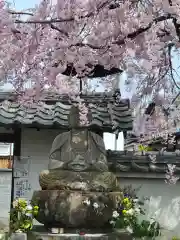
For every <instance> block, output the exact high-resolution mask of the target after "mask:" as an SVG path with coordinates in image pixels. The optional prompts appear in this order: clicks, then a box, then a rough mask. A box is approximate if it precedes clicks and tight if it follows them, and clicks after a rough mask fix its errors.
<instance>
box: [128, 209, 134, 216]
mask: <svg viewBox="0 0 180 240" xmlns="http://www.w3.org/2000/svg"><path fill="white" fill-rule="evenodd" d="M126 213H127V214H128V215H131V216H132V215H133V214H134V209H133V208H130V209H129V210H128V211H127V212H126Z"/></svg>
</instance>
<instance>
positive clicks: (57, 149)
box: [32, 107, 120, 228]
mask: <svg viewBox="0 0 180 240" xmlns="http://www.w3.org/2000/svg"><path fill="white" fill-rule="evenodd" d="M90 117H91V115H90V113H89V116H88V119H89V120H90ZM90 121H91V120H90ZM69 128H70V130H69V131H68V132H64V133H61V134H59V135H58V136H57V137H56V138H55V140H54V142H53V144H52V148H51V151H50V156H49V167H48V170H44V171H42V172H41V173H40V175H39V183H40V186H41V188H42V190H40V191H35V192H34V195H33V199H32V201H34V202H36V203H37V204H38V205H39V206H40V213H39V214H38V216H37V220H38V221H39V222H41V223H43V224H45V225H46V226H47V227H49V226H50V227H56V226H58V227H59V226H61V227H67V228H68V227H73V228H81V227H87V228H90V227H95V228H97V227H101V226H105V225H106V224H107V225H108V224H109V219H110V218H111V215H112V209H114V208H115V204H116V197H117V196H119V194H120V192H119V190H120V188H119V184H118V182H117V178H116V176H115V175H114V174H113V173H112V172H109V171H108V163H107V158H106V150H105V145H104V142H103V139H102V138H101V136H99V135H98V134H96V133H94V132H92V131H89V130H88V127H87V126H84V127H83V126H80V123H79V110H78V108H76V107H72V108H71V111H70V114H69ZM87 199H91V201H92V203H93V202H98V203H99V204H100V206H101V208H102V209H101V212H102V215H98V216H97V213H96V211H94V210H93V209H91V208H89V207H87V206H85V205H84V204H83V202H84V201H86V200H87Z"/></svg>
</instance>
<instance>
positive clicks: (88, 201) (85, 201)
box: [83, 199, 91, 206]
mask: <svg viewBox="0 0 180 240" xmlns="http://www.w3.org/2000/svg"><path fill="white" fill-rule="evenodd" d="M83 203H84V204H86V205H87V206H89V205H90V204H91V201H90V200H88V199H86V200H84V201H83Z"/></svg>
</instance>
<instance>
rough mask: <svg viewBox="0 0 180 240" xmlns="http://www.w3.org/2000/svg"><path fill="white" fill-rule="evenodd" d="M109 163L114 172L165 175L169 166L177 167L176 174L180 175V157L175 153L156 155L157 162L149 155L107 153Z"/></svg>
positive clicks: (123, 152) (157, 153)
mask: <svg viewBox="0 0 180 240" xmlns="http://www.w3.org/2000/svg"><path fill="white" fill-rule="evenodd" d="M107 153H108V162H109V166H110V168H111V169H112V171H115V172H127V173H132V172H136V173H143V172H144V173H148V172H149V173H165V172H166V170H167V169H168V168H167V164H174V165H176V170H175V172H178V173H180V155H179V154H177V153H175V152H164V154H160V152H156V153H154V154H155V155H156V162H152V160H151V159H150V157H149V155H148V154H147V155H144V156H142V155H136V154H135V153H134V152H132V151H129V152H126V151H110V150H109V151H107Z"/></svg>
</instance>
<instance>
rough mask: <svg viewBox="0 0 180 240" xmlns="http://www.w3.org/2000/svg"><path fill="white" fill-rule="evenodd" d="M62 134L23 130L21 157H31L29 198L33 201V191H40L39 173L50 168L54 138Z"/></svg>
mask: <svg viewBox="0 0 180 240" xmlns="http://www.w3.org/2000/svg"><path fill="white" fill-rule="evenodd" d="M59 133H60V130H50V129H41V130H40V131H37V130H36V129H23V130H22V140H21V156H23V157H28V156H29V157H30V168H29V182H30V184H31V187H32V189H31V191H29V193H28V195H29V196H28V198H29V199H31V197H32V194H33V191H34V190H38V189H40V186H39V181H38V178H39V173H40V172H41V171H42V170H45V169H47V168H48V161H49V159H48V157H49V152H50V149H51V145H52V142H53V140H54V138H55V137H56V136H57V135H58V134H59Z"/></svg>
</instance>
